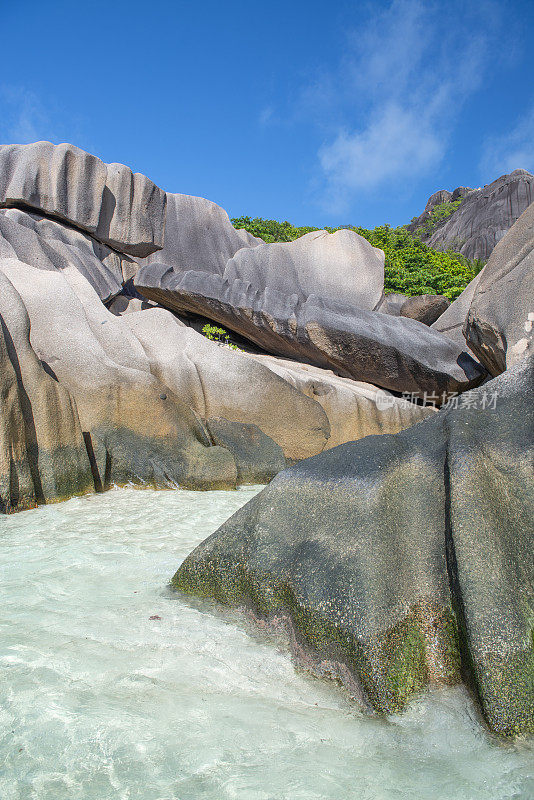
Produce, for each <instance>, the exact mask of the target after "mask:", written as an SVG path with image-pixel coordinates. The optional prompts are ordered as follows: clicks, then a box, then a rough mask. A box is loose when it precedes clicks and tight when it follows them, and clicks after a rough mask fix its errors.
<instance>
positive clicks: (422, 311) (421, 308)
mask: <svg viewBox="0 0 534 800" xmlns="http://www.w3.org/2000/svg"><path fill="white" fill-rule="evenodd" d="M449 306H450V301H449V300H448V299H447V298H446V297H443V295H441V294H422V295H419V296H418V297H408V298H406V300H405V301H404V303H403V304H402V306H401V308H400V311H399V315H400V316H401V317H408V319H416V320H417V321H418V322H422V323H423V325H432V323H433V322H435V321H436V320H437V319H438V317H440V316H441V315H442V314H443V313H444V312H445V311H446V310H447V308H448V307H449Z"/></svg>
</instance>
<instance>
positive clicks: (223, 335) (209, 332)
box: [202, 323, 239, 350]
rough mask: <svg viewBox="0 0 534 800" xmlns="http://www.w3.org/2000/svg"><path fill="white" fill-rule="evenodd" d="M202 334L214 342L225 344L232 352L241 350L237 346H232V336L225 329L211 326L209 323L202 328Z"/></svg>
mask: <svg viewBox="0 0 534 800" xmlns="http://www.w3.org/2000/svg"><path fill="white" fill-rule="evenodd" d="M202 333H203V334H204V336H205V337H206V338H207V339H209V340H210V341H212V342H220V343H221V344H225V345H226V346H227V347H229V348H230V349H231V350H239V347H238V346H237V345H236V344H232V342H231V341H230V336H229V334H228V332H227V331H225V330H224V328H218V327H217V326H216V325H210V324H209V323H207V324H206V325H204V327H203V328H202Z"/></svg>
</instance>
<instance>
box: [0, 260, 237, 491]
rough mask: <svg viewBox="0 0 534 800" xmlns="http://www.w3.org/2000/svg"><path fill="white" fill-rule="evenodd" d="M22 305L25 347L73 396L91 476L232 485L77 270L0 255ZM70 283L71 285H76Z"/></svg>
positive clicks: (214, 450)
mask: <svg viewBox="0 0 534 800" xmlns="http://www.w3.org/2000/svg"><path fill="white" fill-rule="evenodd" d="M0 270H1V271H2V272H3V273H4V274H6V275H7V277H8V278H9V279H10V281H11V282H12V283H13V285H14V286H15V288H16V289H17V291H18V292H19V294H20V295H21V297H22V299H23V301H24V304H25V306H26V308H27V310H28V314H29V317H30V321H31V334H30V338H31V344H32V347H33V349H34V350H35V351H36V353H37V355H38V356H39V358H40V359H41V360H42V361H44V362H45V363H46V365H47V368H48V369H49V370H50V371H51V372H52V373H53V374H54V375H55V377H57V379H58V380H59V381H60V383H61V384H62V385H63V386H65V387H66V388H67V389H68V390H69V391H70V392H71V394H72V395H73V397H74V398H75V400H76V405H77V408H78V413H79V418H80V422H81V428H82V430H83V431H84V434H86V435H88V436H86V439H87V445H88V449H89V455H90V458H91V459H92V462H93V464H92V465H93V470H94V472H95V482H96V483H97V485H98V484H101V485H102V486H103V487H106V486H108V485H111V484H114V483H115V484H119V485H120V484H125V483H128V482H134V483H146V484H150V485H155V486H175V485H180V486H189V487H193V488H232V487H233V486H235V481H236V467H235V462H234V459H233V457H232V455H231V454H230V453H229V451H228V450H225V449H223V448H221V447H213V446H211V442H210V439H209V435H208V433H207V431H206V430H205V428H204V426H203V425H202V423H201V421H200V420H199V419H198V418H197V417H196V416H195V415H194V413H193V411H192V410H191V409H190V408H189V406H187V405H186V404H185V403H183V402H182V401H181V400H180V399H179V398H178V397H176V396H174V394H173V393H172V391H171V390H170V389H168V388H167V387H166V386H164V385H163V384H162V383H160V381H158V380H157V378H155V377H154V376H153V375H152V374H151V373H150V366H149V363H148V359H147V358H146V356H145V353H144V350H143V348H142V347H141V345H140V343H139V341H138V340H137V339H136V338H135V337H134V335H133V334H132V333H131V332H129V331H128V329H127V328H124V326H122V325H121V320H120V319H118V318H117V317H115V316H113V314H111V313H110V312H108V311H107V310H106V308H105V307H104V306H103V305H102V304H101V303H100V301H99V299H98V296H97V295H96V293H95V292H94V291H93V289H92V288H91V286H90V285H89V283H88V282H87V281H85V279H84V278H83V277H82V276H81V274H80V273H79V272H78V271H77V270H76V269H75V268H74V267H71V268H69V267H65V269H63V270H62V271H61V272H60V271H45V270H41V269H36V268H35V267H32V266H29V265H27V264H25V263H23V262H21V261H14V260H9V259H7V260H3V261H0ZM73 287H74V288H73Z"/></svg>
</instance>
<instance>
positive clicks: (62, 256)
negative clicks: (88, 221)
mask: <svg viewBox="0 0 534 800" xmlns="http://www.w3.org/2000/svg"><path fill="white" fill-rule="evenodd" d="M0 257H3V258H16V259H18V260H19V261H25V262H26V263H27V264H31V265H32V266H34V267H38V268H39V269H43V270H62V269H64V268H65V267H69V266H74V267H76V269H77V270H78V271H79V272H80V273H81V274H82V275H83V276H84V278H86V279H87V280H88V281H89V283H90V284H91V286H92V287H93V288H94V289H95V291H96V292H97V294H98V296H99V297H100V299H101V300H104V301H106V300H109V299H110V298H112V297H114V296H115V295H117V294H118V293H119V292H120V291H121V290H122V283H123V281H124V280H127V279H128V277H129V272H130V266H131V264H133V263H134V262H132V261H130V259H128V258H126V257H124V256H120V255H119V254H118V253H115V252H114V251H113V250H111V249H110V248H109V247H106V246H105V245H102V244H100V243H99V242H97V241H96V240H95V239H92V238H91V237H90V236H88V235H87V234H84V233H81V232H80V231H76V230H74V229H73V228H68V227H66V226H65V225H63V224H62V223H59V222H55V221H54V220H49V219H47V218H46V217H39V216H37V215H35V214H27V213H25V212H23V211H19V210H18V209H15V208H10V209H2V210H0ZM123 267H124V269H123ZM136 269H137V265H136Z"/></svg>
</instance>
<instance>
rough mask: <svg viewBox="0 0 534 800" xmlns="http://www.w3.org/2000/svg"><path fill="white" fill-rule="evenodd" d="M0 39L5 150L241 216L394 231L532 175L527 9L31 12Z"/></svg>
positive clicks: (422, 2) (416, 0) (61, 8)
mask: <svg viewBox="0 0 534 800" xmlns="http://www.w3.org/2000/svg"><path fill="white" fill-rule="evenodd" d="M2 29H3V30H2V32H3V35H2V57H3V63H4V69H3V70H2V74H1V76H0V141H2V142H29V141H35V140H38V139H48V140H50V141H53V142H62V141H69V142H72V143H74V144H76V145H78V146H79V147H82V148H84V149H85V150H88V151H90V152H92V153H95V154H96V155H98V156H100V157H101V158H102V159H104V160H105V161H119V162H122V163H125V164H128V165H129V166H131V167H132V168H133V169H134V170H136V171H139V172H143V173H145V174H146V175H148V176H149V177H150V178H152V179H153V180H154V181H155V182H156V183H158V184H159V185H160V186H162V187H163V188H164V189H167V190H169V191H173V192H183V193H186V194H194V195H200V196H203V197H207V198H209V199H210V200H214V201H215V202H217V203H219V204H220V205H222V206H223V207H224V208H225V209H226V210H227V211H228V213H229V214H230V216H238V215H241V214H248V215H250V216H263V217H267V218H275V219H288V220H290V221H291V222H293V223H295V224H310V225H316V226H322V225H335V224H359V225H364V226H369V227H372V226H374V225H377V224H381V223H383V222H389V223H390V224H393V225H396V224H402V223H404V222H407V221H409V220H410V219H411V217H413V216H414V215H415V214H417V213H419V212H420V211H421V210H422V208H423V207H424V204H425V202H426V199H427V197H428V196H429V195H430V194H431V193H432V192H433V191H435V190H436V189H438V188H449V189H453V188H454V187H455V186H458V185H467V186H481V185H483V184H484V183H488V182H489V181H491V180H493V179H494V178H496V177H498V176H499V175H500V174H502V173H503V172H506V171H510V170H511V169H514V168H516V167H523V168H526V169H529V170H531V171H533V172H534V50H533V48H532V42H533V41H534V0H509V1H508V2H504V1H503V0H482V2H469V0H463V2H457V0H449V2H447V3H444V2H433V1H432V0H395V1H394V2H380V1H377V2H358V1H357V0H356V1H353V2H345V1H344V0H339V2H335V0H334V2H321V1H319V0H307V1H306V2H300V0H298V1H296V2H292V0H286V1H285V2H280V0H268V2H263V3H254V2H250V0H249V2H241V0H226V2H220V0H219V1H218V2H215V1H213V0H204V2H199V1H198V0H197V2H195V3H191V2H180V1H179V0H175V2H164V1H163V0H152V2H151V3H147V2H146V0H144V2H142V3H141V2H137V1H136V0H130V1H129V2H123V0H116V1H115V2H113V0H108V2H100V0H95V2H85V3H79V2H74V1H72V2H61V0H58V2H55V1H54V0H50V2H48V3H43V2H42V0H39V2H33V0H24V2H19V3H16V2H15V3H13V2H11V3H8V2H4V3H2ZM6 65H7V66H6Z"/></svg>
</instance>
